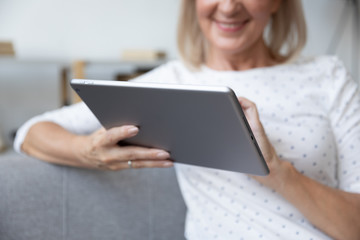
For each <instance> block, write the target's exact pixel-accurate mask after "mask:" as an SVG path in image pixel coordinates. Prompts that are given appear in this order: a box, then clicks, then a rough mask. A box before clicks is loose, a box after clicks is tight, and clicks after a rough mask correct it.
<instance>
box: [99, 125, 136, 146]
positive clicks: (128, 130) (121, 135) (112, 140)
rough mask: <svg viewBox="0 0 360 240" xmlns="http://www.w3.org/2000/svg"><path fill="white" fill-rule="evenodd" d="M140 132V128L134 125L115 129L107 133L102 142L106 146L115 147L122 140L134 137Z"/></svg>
mask: <svg viewBox="0 0 360 240" xmlns="http://www.w3.org/2000/svg"><path fill="white" fill-rule="evenodd" d="M138 132H139V128H137V127H136V126H133V125H125V126H121V127H114V128H111V129H109V130H107V131H106V133H105V134H104V136H103V137H104V138H103V141H102V142H103V145H105V146H111V145H115V144H117V143H118V142H119V141H121V140H124V139H126V138H131V137H134V136H135V135H136V134H138Z"/></svg>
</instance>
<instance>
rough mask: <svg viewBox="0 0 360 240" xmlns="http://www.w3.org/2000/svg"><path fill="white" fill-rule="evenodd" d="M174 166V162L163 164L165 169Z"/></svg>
mask: <svg viewBox="0 0 360 240" xmlns="http://www.w3.org/2000/svg"><path fill="white" fill-rule="evenodd" d="M173 165H174V163H173V162H165V163H164V164H163V166H164V167H172V166H173Z"/></svg>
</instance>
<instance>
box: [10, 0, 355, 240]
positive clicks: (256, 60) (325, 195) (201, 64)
mask: <svg viewBox="0 0 360 240" xmlns="http://www.w3.org/2000/svg"><path fill="white" fill-rule="evenodd" d="M301 9H302V8H301V3H300V0H291V1H289V0H212V1H208V0H184V1H183V6H182V12H181V15H180V24H179V34H178V41H179V49H180V54H181V56H182V58H183V62H180V61H174V62H170V63H168V64H165V65H164V66H161V67H159V68H158V69H156V70H154V71H152V72H150V73H149V74H146V75H144V76H142V77H140V78H137V79H135V80H134V81H147V82H150V81H153V82H155V81H156V82H164V81H166V82H171V83H184V84H206V85H227V86H229V87H231V88H232V89H234V91H235V92H236V94H237V95H238V96H241V97H239V101H240V104H241V106H242V108H243V109H244V112H245V114H246V116H247V118H248V120H249V122H250V125H251V128H252V130H253V132H254V134H255V137H256V139H257V141H258V143H259V145H260V148H261V150H262V152H263V154H264V157H265V160H266V162H267V164H268V166H269V169H270V174H269V175H268V176H266V177H255V176H252V177H250V176H247V175H244V174H239V173H233V172H225V171H218V170H215V169H206V168H202V167H194V166H186V165H176V164H175V168H176V171H177V176H178V180H179V184H180V187H181V190H182V193H183V195H184V199H185V202H186V204H187V207H188V214H187V219H186V233H185V235H186V237H187V238H188V239H257V238H263V239H329V238H335V239H360V195H359V192H360V162H359V160H358V156H359V154H360V113H359V109H360V106H359V104H360V97H359V91H358V88H357V86H356V84H355V83H354V81H352V80H351V78H350V77H349V75H348V74H347V73H346V70H345V69H344V67H343V65H342V64H341V62H340V61H339V60H337V58H334V57H317V58H308V59H303V58H297V59H296V56H297V54H298V53H299V52H300V50H301V48H302V46H303V45H304V43H305V23H304V19H303V15H302V10H301ZM268 25H270V26H269V29H268V30H269V36H268V37H267V39H268V40H267V42H266V41H265V40H264V39H265V37H264V36H265V33H266V26H268ZM248 99H251V101H250V100H248ZM252 101H253V102H254V103H253V102H252ZM255 103H256V105H255ZM258 111H259V113H258ZM84 126H86V127H84ZM100 127H101V126H100V124H99V123H98V122H97V120H96V119H95V117H94V116H93V115H92V114H91V112H90V111H89V110H88V109H87V108H86V107H85V105H84V104H82V103H81V104H77V105H74V106H71V107H67V108H63V109H61V110H56V111H53V112H49V113H45V114H44V115H41V116H38V117H35V118H33V119H31V120H29V121H28V122H27V123H26V124H24V126H23V127H22V128H21V129H20V130H19V132H18V135H17V138H16V141H15V148H16V149H18V150H19V151H23V152H25V153H27V154H29V155H32V156H35V157H37V158H40V159H43V160H45V161H48V162H53V163H58V164H65V165H71V166H77V167H88V168H99V169H109V170H120V169H126V168H129V167H132V168H141V167H170V166H172V165H173V163H172V162H171V161H170V160H169V159H170V158H171V156H170V155H169V153H167V152H165V151H163V150H160V149H146V148H142V147H137V146H126V147H119V146H117V144H116V143H117V142H118V141H119V140H123V139H126V138H129V137H132V136H134V135H136V134H137V133H138V132H139V129H138V128H136V127H134V126H119V127H116V128H113V129H110V130H108V131H106V130H105V129H103V128H100ZM97 129H99V130H97ZM95 130H96V131H95Z"/></svg>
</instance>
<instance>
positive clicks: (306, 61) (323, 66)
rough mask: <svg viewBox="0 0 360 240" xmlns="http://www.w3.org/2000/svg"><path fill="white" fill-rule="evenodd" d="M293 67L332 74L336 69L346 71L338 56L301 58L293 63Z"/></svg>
mask: <svg viewBox="0 0 360 240" xmlns="http://www.w3.org/2000/svg"><path fill="white" fill-rule="evenodd" d="M291 65H293V66H295V67H300V68H304V69H306V70H314V71H317V72H323V73H331V72H333V71H334V69H339V68H340V69H343V70H345V69H346V68H345V66H344V64H343V62H342V61H341V60H340V59H339V58H338V57H337V56H333V55H322V56H306V57H305V56H301V57H299V58H297V59H296V60H295V61H293V62H292V64H291Z"/></svg>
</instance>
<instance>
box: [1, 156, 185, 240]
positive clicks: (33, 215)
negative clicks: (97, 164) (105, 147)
mask: <svg viewBox="0 0 360 240" xmlns="http://www.w3.org/2000/svg"><path fill="white" fill-rule="evenodd" d="M185 212H186V207H185V204H184V202H183V199H182V196H181V194H180V191H179V187H178V184H177V181H176V176H175V172H174V169H173V168H171V169H130V170H123V171H118V172H109V171H96V170H87V169H79V168H72V167H64V166H58V165H53V164H49V163H45V162H42V161H39V160H37V159H33V158H29V157H24V156H20V155H18V154H16V153H12V154H5V155H0V238H1V239H3V240H12V239H14V240H15V239H16V240H22V239H26V240H32V239H34V240H35V239H36V240H38V239H54V240H57V239H59V240H60V239H62V240H63V239H69V240H72V239H74V240H75V239H76V240H82V239H84V240H85V239H86V240H89V239H90V240H91V239H94V240H95V239H96V240H98V239H106V240H110V239H127V240H131V239H134V240H139V239H154V240H159V239H184V237H183V236H184V221H185Z"/></svg>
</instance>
